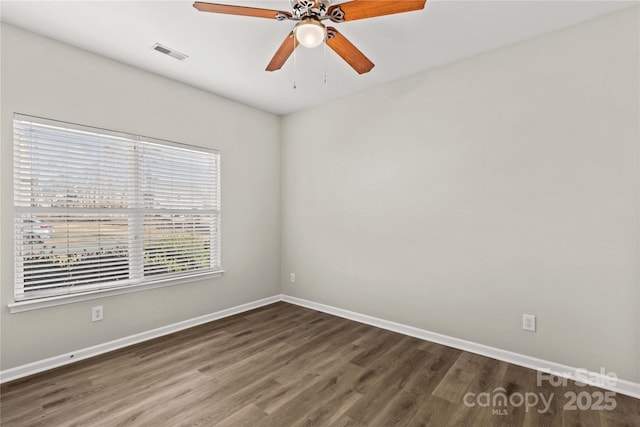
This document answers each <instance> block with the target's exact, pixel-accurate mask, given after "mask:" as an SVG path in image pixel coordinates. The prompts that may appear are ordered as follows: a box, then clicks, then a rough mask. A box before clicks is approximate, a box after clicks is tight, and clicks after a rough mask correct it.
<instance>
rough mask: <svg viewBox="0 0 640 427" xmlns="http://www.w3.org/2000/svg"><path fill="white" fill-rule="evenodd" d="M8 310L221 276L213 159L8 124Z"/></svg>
mask: <svg viewBox="0 0 640 427" xmlns="http://www.w3.org/2000/svg"><path fill="white" fill-rule="evenodd" d="M13 126H14V218H15V220H14V227H15V229H14V235H15V300H16V301H23V300H30V299H39V298H43V297H49V296H59V295H67V294H73V293H83V292H90V291H96V290H103V289H111V288H115V287H130V286H138V285H144V284H151V283H163V284H164V283H168V282H171V281H179V280H184V279H188V278H194V277H200V276H201V275H203V274H207V273H214V272H219V271H221V267H220V227H219V226H220V156H219V154H218V152H216V151H212V150H207V149H203V148H199V147H192V146H187V145H182V144H176V143H170V142H166V141H159V140H155V139H152V138H147V137H141V136H133V135H128V134H124V133H120V132H113V131H108V130H103V129H96V128H90V127H86V126H80V125H75V124H69V123H62V122H57V121H53V120H47V119H42V118H36V117H30V116H25V115H20V114H15V115H14V121H13Z"/></svg>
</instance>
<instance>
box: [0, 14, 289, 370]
mask: <svg viewBox="0 0 640 427" xmlns="http://www.w3.org/2000/svg"><path fill="white" fill-rule="evenodd" d="M14 112H21V113H25V114H31V115H36V116H42V117H48V118H52V119H57V120H64V121H70V122H75V123H81V124H85V125H90V126H97V127H102V128H109V129H114V130H119V131H124V132H132V133H136V134H140V135H146V136H151V137H155V138H162V139H167V140H172V141H178V142H182V143H186V144H193V145H199V146H203V147H211V148H216V149H219V150H220V152H221V155H222V206H223V228H222V233H223V235H222V241H223V249H222V257H223V267H224V268H225V269H226V270H227V272H226V273H225V274H224V276H223V277H221V278H216V279H211V280H206V281H200V282H194V283H189V284H185V285H181V286H172V287H168V288H162V289H156V290H149V291H144V292H137V293H133V294H127V295H121V296H114V297H109V298H103V299H99V300H93V301H86V302H81V303H74V304H68V305H64V306H58V307H54V308H48V309H42V310H36V311H30V312H24V313H17V314H9V312H8V309H7V303H9V302H10V301H12V300H13V288H12V287H13V276H12V275H13V253H12V250H13V246H12V241H11V239H12V237H11V236H12V178H11V174H12V143H13V142H12V125H11V120H12V114H13V113H14ZM0 119H1V125H2V134H1V137H2V139H1V141H2V146H1V154H2V156H1V167H2V171H1V173H0V177H1V181H0V182H1V190H2V196H1V203H2V208H1V210H0V212H1V214H2V217H1V224H2V227H0V229H1V232H2V235H1V236H2V246H1V268H2V271H1V275H0V278H1V298H2V308H1V318H0V321H1V324H2V326H1V334H2V353H1V354H2V365H1V368H2V369H8V368H11V367H14V366H17V365H22V364H25V363H28V362H32V361H35V360H40V359H43V358H46V357H50V356H54V355H58V354H62V353H66V352H70V351H73V350H77V349H81V348H85V347H88V346H91V345H95V344H98V343H103V342H106V341H109V340H112V339H116V338H120V337H124V336H127V335H131V334H134V333H138V332H142V331H147V330H150V329H153V328H157V327H160V326H165V325H168V324H171V323H174V322H178V321H181V320H186V319H191V318H193V317H196V316H200V315H204V314H209V313H212V312H215V311H217V310H220V309H224V308H229V307H232V306H235V305H238V304H242V303H246V302H250V301H255V300H257V299H260V298H264V297H268V296H273V295H276V294H279V293H280V283H279V282H280V261H279V259H280V254H279V249H278V248H279V246H280V223H279V220H280V200H279V199H280V182H279V177H280V154H279V153H280V118H279V117H277V116H275V115H272V114H268V113H264V112H261V111H258V110H255V109H252V108H249V107H246V106H243V105H240V104H237V103H234V102H231V101H229V100H226V99H223V98H220V97H217V96H215V95H212V94H209V93H206V92H203V91H200V90H197V89H194V88H192V87H189V86H185V85H182V84H179V83H176V82H173V81H171V80H168V79H165V78H161V77H158V76H156V75H153V74H150V73H147V72H144V71H140V70H138V69H135V68H132V67H128V66H126V65H123V64H120V63H117V62H114V61H111V60H108V59H105V58H103V57H100V56H96V55H93V54H90V53H87V52H85V51H82V50H78V49H76V48H73V47H70V46H68V45H64V44H61V43H58V42H55V41H52V40H50V39H46V38H42V37H40V36H37V35H34V34H31V33H28V32H25V31H22V30H19V29H17V28H15V27H11V26H8V25H5V24H3V25H2V114H1V117H0ZM96 304H102V305H104V310H105V320H104V321H102V322H97V323H92V322H91V320H90V318H91V317H90V307H91V306H93V305H96Z"/></svg>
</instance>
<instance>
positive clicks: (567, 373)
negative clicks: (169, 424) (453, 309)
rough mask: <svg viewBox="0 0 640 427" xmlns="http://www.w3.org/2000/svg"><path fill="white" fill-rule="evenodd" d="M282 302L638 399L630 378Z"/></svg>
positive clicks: (328, 308) (350, 314) (639, 391)
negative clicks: (625, 378) (611, 376)
mask: <svg viewBox="0 0 640 427" xmlns="http://www.w3.org/2000/svg"><path fill="white" fill-rule="evenodd" d="M282 301H284V302H288V303H291V304H295V305H299V306H302V307H306V308H310V309H313V310H318V311H322V312H324V313H328V314H332V315H334V316H339V317H343V318H345V319H349V320H354V321H356V322H359V323H365V324H367V325H371V326H375V327H378V328H381V329H386V330H389V331H393V332H398V333H400V334H404V335H408V336H411V337H415V338H419V339H422V340H425V341H431V342H435V343H438V344H442V345H446V346H449V347H453V348H456V349H459V350H463V351H468V352H470V353H475V354H480V355H482V356H487V357H491V358H493V359H497V360H501V361H503V362H508V363H512V364H514V365H518V366H524V367H525V368H530V369H534V370H536V371H541V372H548V373H551V374H554V375H558V376H560V377H563V378H568V379H570V380H574V381H580V380H581V381H582V382H588V383H590V384H592V385H595V386H597V387H600V388H604V389H607V390H611V391H614V392H616V393H620V394H624V395H627V396H631V397H635V398H637V399H640V383H636V382H633V381H627V380H622V379H616V380H615V381H611V380H610V379H609V378H607V377H606V376H605V375H603V374H602V373H599V372H589V371H586V370H584V369H579V368H574V367H571V366H567V365H563V364H560V363H555V362H550V361H548V360H543V359H538V358H536V357H531V356H526V355H524V354H519V353H514V352H511V351H507V350H502V349H499V348H495V347H490V346H487V345H483V344H478V343H475V342H472V341H466V340H462V339H459V338H454V337H450V336H447V335H443V334H438V333H436V332H431V331H427V330H424V329H419V328H414V327H413V326H407V325H403V324H400V323H395V322H390V321H388V320H384V319H379V318H377V317H372V316H367V315H366V314H361V313H356V312H353V311H349V310H344V309H341V308H337V307H333V306H330V305H325V304H320V303H317V302H313V301H308V300H305V299H301V298H296V297H292V296H288V295H282ZM587 378H588V379H591V380H592V381H585V379H587ZM610 383H613V384H610Z"/></svg>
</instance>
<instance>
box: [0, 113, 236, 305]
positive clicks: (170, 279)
mask: <svg viewBox="0 0 640 427" xmlns="http://www.w3.org/2000/svg"><path fill="white" fill-rule="evenodd" d="M18 121H23V122H25V121H26V122H29V121H32V122H33V123H35V124H40V125H45V126H46V125H53V126H57V127H60V128H63V129H68V130H71V131H79V132H86V131H89V132H94V133H97V134H98V135H108V136H113V135H116V136H120V137H123V138H126V139H127V140H130V141H131V144H132V147H135V148H132V149H133V150H134V156H135V159H134V160H133V161H132V168H133V172H132V173H134V174H135V175H136V176H137V178H136V180H135V184H134V185H133V188H134V190H133V191H134V193H135V194H136V195H135V206H129V208H128V211H127V214H126V215H127V216H126V217H127V218H128V220H127V226H126V229H127V230H128V233H133V232H134V231H136V232H137V233H138V235H139V236H140V235H141V236H142V237H141V240H140V242H139V243H138V244H137V245H138V246H139V247H140V248H142V247H143V246H144V244H145V239H144V234H145V233H144V224H143V223H144V218H145V215H146V213H147V212H156V211H153V210H152V209H145V208H144V207H143V206H142V203H143V197H142V196H141V192H142V191H141V190H142V188H143V184H142V178H140V176H141V175H142V172H141V171H142V168H143V166H142V162H141V161H140V158H139V155H140V153H139V151H140V150H141V149H140V147H141V146H142V145H143V144H147V145H148V146H153V145H158V146H161V147H172V148H178V149H183V150H188V151H189V152H190V153H196V152H203V153H207V154H211V155H213V157H212V159H210V160H211V161H213V162H214V163H215V168H214V169H215V171H214V172H211V174H212V178H213V182H211V183H210V184H211V185H213V186H214V187H211V193H210V195H212V197H213V200H214V208H211V209H209V210H210V211H211V212H213V214H212V213H211V212H209V213H207V212H206V210H205V211H198V209H197V208H191V209H185V210H184V211H182V212H184V213H185V215H184V216H185V217H188V216H189V215H201V212H205V213H204V215H205V216H206V215H213V216H211V218H210V220H211V221H212V222H211V224H216V227H215V230H214V231H211V232H210V236H211V240H210V241H209V242H208V244H209V245H210V247H209V248H208V250H209V251H210V254H209V258H208V260H209V262H213V263H216V261H217V267H218V268H216V265H212V266H211V268H195V269H193V270H188V271H183V272H173V273H167V274H162V275H160V276H158V277H156V278H154V277H153V275H150V276H149V277H145V274H144V271H143V272H142V273H141V274H138V275H137V279H135V280H134V279H131V278H129V279H127V280H122V281H115V282H102V283H99V284H97V285H91V284H83V285H81V290H78V291H73V292H69V291H68V290H69V289H71V288H72V285H66V286H67V287H66V288H65V289H66V291H65V292H66V293H60V294H52V295H43V296H35V297H31V298H23V299H18V298H17V295H19V293H18V290H19V289H21V290H22V291H23V292H24V282H22V285H21V286H19V280H18V277H17V270H15V269H16V268H17V267H18V263H19V262H18V255H17V253H16V250H17V249H18V248H19V246H18V240H17V239H18V238H24V236H25V234H24V232H22V233H21V232H19V231H18V229H19V227H17V226H16V222H17V217H18V212H19V211H22V212H28V211H29V208H28V207H27V208H25V207H18V199H17V197H18V196H17V193H16V176H17V173H18V172H17V171H16V170H15V169H14V172H13V174H12V179H13V185H12V205H13V206H12V210H13V212H12V219H13V230H12V233H11V234H12V236H13V242H12V246H13V254H14V259H13V264H12V267H13V268H14V272H13V274H12V276H13V279H14V283H13V293H14V297H13V302H11V303H9V304H8V307H9V311H10V312H11V313H17V312H22V311H28V310H34V309H39V308H44V307H50V306H55V305H61V304H68V303H73V302H78V301H84V300H89V299H94V298H101V297H105V296H111V295H119V294H126V293H131V292H138V291H143V290H148V289H155V288H161V287H166V286H173V285H179V284H184V283H189V282H194V281H201V280H205V279H209V278H213V277H220V276H222V274H223V273H224V270H223V269H222V253H221V252H222V251H221V242H222V232H221V222H222V208H221V196H220V191H221V170H220V151H219V150H215V149H211V148H205V147H199V146H193V145H188V144H183V143H177V142H172V141H167V140H162V139H157V138H151V137H146V136H140V135H133V134H129V133H125V132H118V131H113V130H109V129H104V128H97V127H92V126H86V125H80V124H75V123H69V122H63V121H59V120H52V119H48V118H42V117H36V116H31V115H26V114H20V113H14V114H13V121H12V124H13V138H12V139H13V141H12V150H13V156H12V157H13V159H14V160H13V161H14V162H15V159H16V151H15V150H16V148H17V142H16V136H15V135H16V134H15V131H16V128H17V126H16V122H18ZM160 151H162V148H160ZM164 154H166V153H164ZM151 176H154V175H151ZM31 208H33V206H32V207H31ZM75 209H82V208H75ZM107 209H108V208H107ZM173 209H175V208H173ZM169 210H171V209H169ZM80 212H81V210H80ZM157 212H162V211H161V210H159V211H157ZM165 212H166V211H165ZM165 214H166V213H165ZM169 215H171V213H169ZM156 216H157V214H156ZM132 219H135V220H132ZM132 230H134V231H132ZM133 246H135V245H132V243H131V241H130V242H129V244H128V245H127V246H126V248H127V256H128V257H131V255H132V254H134V257H133V258H135V261H134V262H138V263H144V260H143V259H144V255H145V250H144V249H141V250H138V249H134V247H133ZM22 247H23V246H22V245H21V246H20V248H22ZM205 248H206V246H205ZM136 255H137V257H136ZM131 268H132V267H131V261H130V262H129V267H128V270H127V271H129V273H128V274H129V275H130V276H131V275H132V274H134V275H135V274H136V273H134V272H133V271H132V270H131ZM67 283H68V282H67Z"/></svg>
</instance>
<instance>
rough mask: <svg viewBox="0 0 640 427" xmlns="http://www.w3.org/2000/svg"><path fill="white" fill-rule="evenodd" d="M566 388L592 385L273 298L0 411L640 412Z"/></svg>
mask: <svg viewBox="0 0 640 427" xmlns="http://www.w3.org/2000/svg"><path fill="white" fill-rule="evenodd" d="M500 390H504V396H507V398H508V399H509V400H508V402H507V405H506V406H503V405H501V402H502V401H500V399H499V398H496V395H499V394H500ZM567 392H569V393H571V392H575V393H583V394H584V393H587V394H589V395H590V396H591V397H590V399H591V398H593V396H597V395H598V394H599V393H603V392H604V390H601V389H597V388H593V387H578V386H576V385H575V384H573V383H572V382H569V383H568V384H567V385H566V386H561V387H551V386H550V385H549V384H543V385H542V386H537V385H536V373H535V371H532V370H530V369H526V368H522V367H519V366H515V365H511V364H508V363H505V362H500V361H497V360H494V359H490V358H487V357H482V356H478V355H475V354H471V353H466V352H463V351H460V350H456V349H453V348H449V347H445V346H442V345H438V344H434V343H430V342H427V341H421V340H418V339H415V338H411V337H407V336H404V335H400V334H396V333H393V332H389V331H385V330H382V329H378V328H375V327H372V326H367V325H363V324H359V323H356V322H352V321H349V320H346V319H342V318H339V317H335V316H331V315H328V314H324V313H320V312H317V311H313V310H308V309H305V308H301V307H297V306H294V305H290V304H286V303H276V304H272V305H269V306H266V307H262V308H259V309H256V310H253V311H250V312H246V313H242V314H239V315H236V316H232V317H229V318H225V319H221V320H218V321H215V322H211V323H207V324H205V325H201V326H198V327H195V328H191V329H188V330H185V331H181V332H178V333H175V334H172V335H168V336H165V337H162V338H158V339H155V340H151V341H147V342H145V343H141V344H138V345H135V346H131V347H128V348H125V349H121V350H118V351H115V352H112V353H109V354H106V355H102V356H99V357H95V358H93V359H89V360H85V361H81V362H77V363H76V364H73V365H69V366H66V367H62V368H58V369H55V370H52V371H48V372H45V373H42V374H38V375H34V376H31V377H28V378H24V379H21V380H17V381H13V382H11V383H8V384H4V385H3V386H2V388H1V393H2V394H1V396H0V400H1V412H0V420H1V425H2V426H7V427H9V426H19V427H25V426H46V427H54V426H92V427H93V426H105V427H107V426H108V427H111V426H171V427H173V426H230V427H239V426H250V427H262V426H265V427H267V426H274V427H286V426H292V427H301V426H332V427H347V426H354V427H355V426H375V427H387V426H416V427H417V426H436V427H442V426H483V427H484V426H531V427H533V426H588V427H591V426H634V427H637V426H640V400H638V399H633V398H630V397H626V396H622V395H615V396H614V397H613V399H614V401H615V404H616V408H615V409H614V410H611V411H606V410H592V409H587V410H569V409H567V407H566V405H567V404H571V402H570V400H568V399H567V398H566V397H565V393H567ZM469 393H472V394H469ZM483 393H484V394H483ZM527 393H529V394H528V395H527ZM534 394H535V395H536V397H538V398H539V396H540V395H542V396H543V397H544V398H545V399H547V400H548V401H549V404H548V406H545V405H543V404H542V403H538V404H537V405H535V406H533V405H532V406H531V407H529V408H527V407H526V405H524V404H522V403H521V400H520V399H519V396H522V397H523V398H524V397H526V396H528V397H527V398H528V399H530V401H531V402H533V395H534ZM552 396H553V397H552ZM498 397H499V396H498ZM583 397H584V399H582V402H581V403H582V404H584V403H585V402H586V395H584V396H583ZM487 399H488V400H487ZM594 399H595V398H594ZM493 400H496V405H495V406H492V405H489V406H487V405H485V403H487V402H488V403H491V402H493ZM465 401H466V402H467V404H465ZM509 402H511V403H509ZM590 404H591V403H590ZM472 405H473V406H472ZM483 405H484V406H483ZM545 407H547V408H548V410H547V411H543V409H544V408H545Z"/></svg>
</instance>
